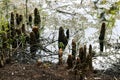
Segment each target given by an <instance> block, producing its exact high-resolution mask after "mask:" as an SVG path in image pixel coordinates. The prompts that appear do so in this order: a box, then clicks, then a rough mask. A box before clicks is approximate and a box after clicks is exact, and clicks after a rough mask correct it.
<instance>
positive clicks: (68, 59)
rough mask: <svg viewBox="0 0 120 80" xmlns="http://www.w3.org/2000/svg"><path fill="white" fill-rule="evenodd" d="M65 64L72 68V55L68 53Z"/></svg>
mask: <svg viewBox="0 0 120 80" xmlns="http://www.w3.org/2000/svg"><path fill="white" fill-rule="evenodd" d="M67 65H68V68H72V67H73V57H72V55H68V58H67Z"/></svg>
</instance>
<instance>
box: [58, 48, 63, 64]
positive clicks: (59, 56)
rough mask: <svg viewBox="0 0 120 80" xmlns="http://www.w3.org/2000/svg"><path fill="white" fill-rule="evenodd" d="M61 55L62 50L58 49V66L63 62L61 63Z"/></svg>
mask: <svg viewBox="0 0 120 80" xmlns="http://www.w3.org/2000/svg"><path fill="white" fill-rule="evenodd" d="M62 55H63V50H62V48H60V49H59V51H58V58H59V62H58V64H59V65H61V64H62V63H63V62H62Z"/></svg>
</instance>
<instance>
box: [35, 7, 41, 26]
mask: <svg viewBox="0 0 120 80" xmlns="http://www.w3.org/2000/svg"><path fill="white" fill-rule="evenodd" d="M40 23H41V19H40V14H39V11H38V9H37V8H35V9H34V25H35V26H40Z"/></svg>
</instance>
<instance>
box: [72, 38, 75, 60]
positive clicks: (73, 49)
mask: <svg viewBox="0 0 120 80" xmlns="http://www.w3.org/2000/svg"><path fill="white" fill-rule="evenodd" d="M72 56H73V60H75V58H76V43H75V40H74V39H73V40H72Z"/></svg>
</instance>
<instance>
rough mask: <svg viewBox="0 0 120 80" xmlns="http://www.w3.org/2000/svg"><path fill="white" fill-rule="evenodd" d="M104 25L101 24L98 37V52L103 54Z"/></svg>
mask: <svg viewBox="0 0 120 80" xmlns="http://www.w3.org/2000/svg"><path fill="white" fill-rule="evenodd" d="M105 30H106V28H105V23H102V26H101V31H100V36H99V44H100V51H101V52H103V48H104V37H105Z"/></svg>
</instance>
